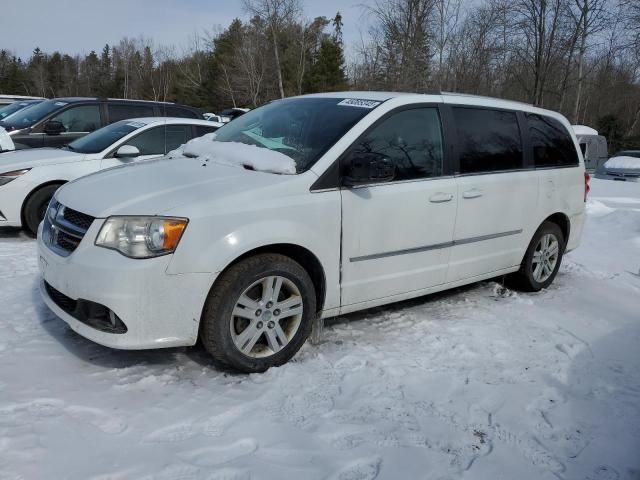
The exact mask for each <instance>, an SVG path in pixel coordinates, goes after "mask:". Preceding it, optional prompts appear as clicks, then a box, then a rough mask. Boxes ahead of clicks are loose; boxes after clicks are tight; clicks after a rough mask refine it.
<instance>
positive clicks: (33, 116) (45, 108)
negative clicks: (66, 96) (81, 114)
mask: <svg viewBox="0 0 640 480" xmlns="http://www.w3.org/2000/svg"><path fill="white" fill-rule="evenodd" d="M65 105H67V103H66V102H61V101H57V100H46V101H44V102H42V103H39V104H37V105H34V106H32V107H28V108H25V109H24V110H21V111H18V112H16V113H14V114H13V115H11V116H10V117H7V118H6V119H4V120H2V121H0V125H1V126H3V127H5V126H6V127H9V129H11V130H14V129H16V130H19V129H21V128H27V127H31V126H32V125H33V124H34V123H36V122H38V121H39V120H41V119H42V118H44V117H45V116H47V115H48V114H50V113H51V112H54V111H56V110H59V109H60V108H62V107H64V106H65Z"/></svg>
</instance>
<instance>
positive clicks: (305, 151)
mask: <svg viewBox="0 0 640 480" xmlns="http://www.w3.org/2000/svg"><path fill="white" fill-rule="evenodd" d="M378 104H380V102H376V101H371V100H358V99H344V98H325V97H306V98H304V97H302V98H288V99H284V100H276V101H274V102H271V103H269V104H267V105H265V106H262V107H260V108H257V109H255V110H251V111H250V112H248V113H246V114H244V115H242V116H240V117H238V118H237V119H235V120H234V121H232V122H229V123H227V124H225V125H224V126H223V127H221V128H220V129H219V130H218V131H217V132H216V138H215V139H216V141H219V142H238V143H244V144H247V145H255V146H257V147H260V148H266V149H269V150H275V151H277V152H281V153H283V154H285V155H287V156H288V157H290V158H292V159H293V160H294V161H295V162H296V172H297V173H302V172H304V171H306V170H308V169H309V168H311V167H312V166H313V164H315V163H316V162H317V161H318V159H319V158H320V157H321V156H322V155H323V154H324V153H325V152H326V151H327V150H328V149H329V148H331V147H332V146H333V144H334V143H336V142H337V141H338V140H339V139H340V137H342V136H343V135H344V134H345V133H346V132H347V131H348V130H349V129H350V128H351V127H353V126H354V125H355V124H356V123H357V122H358V121H359V120H361V119H362V118H363V117H364V116H365V115H366V114H367V113H369V112H370V111H371V109H372V108H374V107H375V106H377V105H378Z"/></svg>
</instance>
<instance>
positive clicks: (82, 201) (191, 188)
mask: <svg viewBox="0 0 640 480" xmlns="http://www.w3.org/2000/svg"><path fill="white" fill-rule="evenodd" d="M290 179H291V177H290V176H288V175H287V176H285V175H267V174H264V173H260V172H249V171H247V170H245V169H243V168H238V167H237V166H231V165H222V164H220V163H217V162H206V163H203V162H202V161H201V160H200V159H198V158H188V157H184V156H182V157H181V156H177V157H175V158H173V159H169V158H166V157H161V158H156V159H151V160H146V161H143V162H136V163H132V164H125V165H120V166H117V167H113V168H109V169H106V170H101V171H99V172H96V173H92V174H90V175H87V176H84V177H81V178H78V179H76V180H74V181H72V182H69V183H67V184H65V185H63V186H62V187H61V188H60V190H58V192H57V193H56V198H57V199H58V201H60V202H61V203H62V204H63V205H66V206H68V207H71V208H73V209H75V210H79V211H81V212H83V213H86V214H88V215H92V216H94V217H99V218H104V217H108V216H109V215H160V214H163V213H164V212H167V211H169V210H170V209H173V208H176V207H179V206H185V205H201V204H202V203H203V202H214V203H215V202H219V201H221V200H224V199H228V198H232V197H233V196H235V195H244V194H246V192H252V195H255V194H256V192H258V191H261V190H265V189H270V188H276V189H278V188H280V187H279V184H280V183H282V182H286V181H288V180H290ZM268 195H269V196H271V195H272V193H270V194H268ZM185 211H186V210H184V211H182V213H180V215H184V212H185Z"/></svg>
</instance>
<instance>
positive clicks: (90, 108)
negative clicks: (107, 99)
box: [51, 105, 100, 132]
mask: <svg viewBox="0 0 640 480" xmlns="http://www.w3.org/2000/svg"><path fill="white" fill-rule="evenodd" d="M51 120H56V121H58V122H61V123H62V125H64V129H65V132H93V131H94V130H97V129H98V128H100V107H99V106H98V105H78V106H77V107H71V108H68V109H67V110H65V111H63V112H62V113H60V114H58V115H56V116H54V117H53V118H51Z"/></svg>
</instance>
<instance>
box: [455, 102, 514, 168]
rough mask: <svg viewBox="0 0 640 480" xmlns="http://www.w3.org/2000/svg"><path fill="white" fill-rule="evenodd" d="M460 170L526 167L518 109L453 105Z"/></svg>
mask: <svg viewBox="0 0 640 480" xmlns="http://www.w3.org/2000/svg"><path fill="white" fill-rule="evenodd" d="M453 114H454V118H455V122H456V127H457V130H458V144H459V145H458V147H459V154H460V157H459V158H460V173H461V174H465V173H482V172H499V171H504V170H515V169H519V168H523V156H522V141H521V138H520V128H519V127H518V117H517V115H516V113H515V112H507V111H503V110H490V109H480V108H466V107H465V108H454V109H453Z"/></svg>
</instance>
